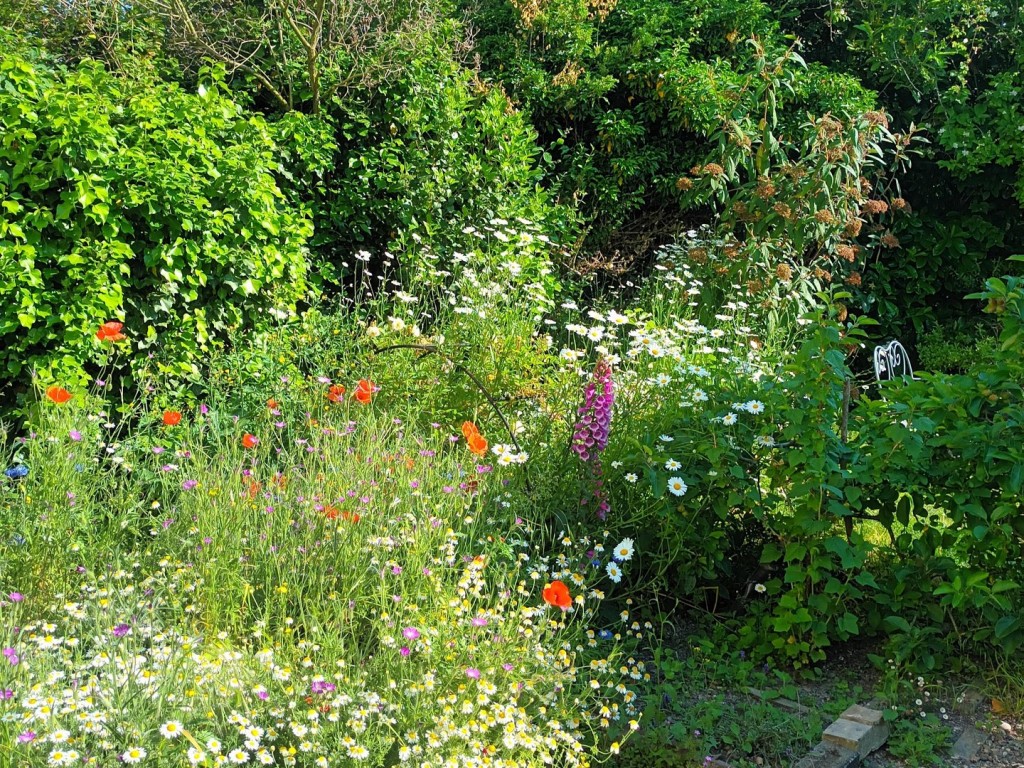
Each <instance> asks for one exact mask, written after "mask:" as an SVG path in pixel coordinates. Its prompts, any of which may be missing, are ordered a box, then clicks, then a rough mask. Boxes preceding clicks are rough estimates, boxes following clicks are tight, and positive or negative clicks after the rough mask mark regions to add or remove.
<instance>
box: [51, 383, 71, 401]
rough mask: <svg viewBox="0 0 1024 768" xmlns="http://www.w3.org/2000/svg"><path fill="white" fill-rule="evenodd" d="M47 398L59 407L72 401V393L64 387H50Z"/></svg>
mask: <svg viewBox="0 0 1024 768" xmlns="http://www.w3.org/2000/svg"><path fill="white" fill-rule="evenodd" d="M46 396H47V397H48V398H50V399H51V400H53V402H55V403H57V405H60V404H61V403H66V402H67V401H68V400H70V399H71V393H70V392H68V391H67V390H66V389H64V387H50V388H49V389H48V390H46Z"/></svg>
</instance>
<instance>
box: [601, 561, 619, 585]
mask: <svg viewBox="0 0 1024 768" xmlns="http://www.w3.org/2000/svg"><path fill="white" fill-rule="evenodd" d="M605 572H606V573H607V574H608V578H609V579H611V580H612V581H613V582H614V583H615V584H618V583H619V582H620V581H622V569H621V568H619V566H618V565H617V564H616V563H615V562H614V561H612V562H610V563H608V567H607V568H605Z"/></svg>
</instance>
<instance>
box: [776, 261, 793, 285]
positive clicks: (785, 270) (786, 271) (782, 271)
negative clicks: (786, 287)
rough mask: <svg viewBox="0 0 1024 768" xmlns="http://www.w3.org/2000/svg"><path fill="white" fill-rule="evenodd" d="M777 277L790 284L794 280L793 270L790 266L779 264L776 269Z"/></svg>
mask: <svg viewBox="0 0 1024 768" xmlns="http://www.w3.org/2000/svg"><path fill="white" fill-rule="evenodd" d="M775 276H776V277H777V278H779V280H785V281H786V282H789V281H790V280H792V279H793V269H792V267H790V266H789V264H779V265H778V266H777V267H775Z"/></svg>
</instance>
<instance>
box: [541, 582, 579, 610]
mask: <svg viewBox="0 0 1024 768" xmlns="http://www.w3.org/2000/svg"><path fill="white" fill-rule="evenodd" d="M543 594H544V602H545V603H547V604H548V605H553V606H555V607H557V608H561V609H562V610H563V611H568V610H569V609H570V608H572V595H570V594H569V588H568V587H567V586H565V582H562V581H553V582H551V585H550V586H547V587H544V593H543Z"/></svg>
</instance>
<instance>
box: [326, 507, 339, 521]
mask: <svg viewBox="0 0 1024 768" xmlns="http://www.w3.org/2000/svg"><path fill="white" fill-rule="evenodd" d="M340 514H341V512H340V511H338V509H337V507H332V506H331V505H330V504H328V505H327V506H326V507H324V517H326V518H327V519H328V520H337V519H338V515H340Z"/></svg>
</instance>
